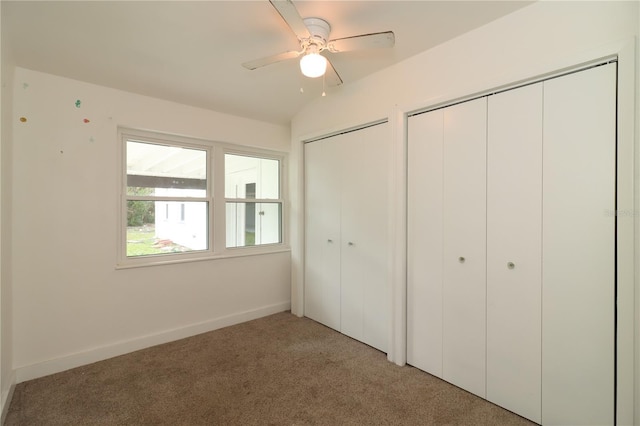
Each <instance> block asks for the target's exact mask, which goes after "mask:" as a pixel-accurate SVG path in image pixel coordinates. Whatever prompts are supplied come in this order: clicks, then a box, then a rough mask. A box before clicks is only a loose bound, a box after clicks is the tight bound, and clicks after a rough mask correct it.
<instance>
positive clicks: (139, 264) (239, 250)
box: [115, 245, 291, 269]
mask: <svg viewBox="0 0 640 426" xmlns="http://www.w3.org/2000/svg"><path fill="white" fill-rule="evenodd" d="M290 251H291V247H290V246H288V245H277V246H269V247H234V248H228V249H226V250H225V252H224V253H199V254H192V255H185V256H184V257H183V256H179V255H178V256H167V257H169V258H167V257H165V256H162V255H161V256H150V257H145V258H144V259H127V260H125V261H120V262H118V263H117V264H116V266H115V269H131V268H146V267H150V266H161V265H175V264H178V263H191V262H203V261H210V260H218V259H232V258H235V257H246V256H263V255H270V254H275V253H286V252H290Z"/></svg>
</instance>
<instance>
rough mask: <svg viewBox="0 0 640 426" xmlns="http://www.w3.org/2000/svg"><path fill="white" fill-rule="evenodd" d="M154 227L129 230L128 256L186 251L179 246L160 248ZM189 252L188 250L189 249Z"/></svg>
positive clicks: (172, 245) (145, 226)
mask: <svg viewBox="0 0 640 426" xmlns="http://www.w3.org/2000/svg"><path fill="white" fill-rule="evenodd" d="M157 243H158V239H157V238H156V232H155V227H154V226H153V225H144V226H131V227H128V228H127V256H128V257H132V256H147V255H150V254H166V253H172V252H182V251H185V247H182V246H179V245H177V244H170V245H164V246H162V247H161V246H158V245H157ZM187 250H188V249H187Z"/></svg>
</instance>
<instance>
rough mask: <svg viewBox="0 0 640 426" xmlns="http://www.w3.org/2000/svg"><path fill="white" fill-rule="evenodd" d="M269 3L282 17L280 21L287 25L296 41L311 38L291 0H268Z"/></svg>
mask: <svg viewBox="0 0 640 426" xmlns="http://www.w3.org/2000/svg"><path fill="white" fill-rule="evenodd" d="M269 2H271V5H272V6H273V7H275V8H276V10H277V11H278V13H279V14H280V16H282V19H284V21H285V22H286V23H287V25H289V28H291V30H292V31H293V32H294V33H295V35H296V37H298V40H302V39H305V38H309V37H311V34H310V33H309V29H308V28H307V26H306V25H305V23H304V21H303V20H302V17H301V16H300V14H299V13H298V9H296V7H295V5H294V4H293V3H292V2H291V0H269Z"/></svg>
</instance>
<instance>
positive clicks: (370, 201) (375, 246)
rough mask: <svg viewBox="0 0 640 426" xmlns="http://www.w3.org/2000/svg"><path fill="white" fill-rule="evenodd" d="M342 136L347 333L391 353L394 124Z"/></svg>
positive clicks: (344, 329)
mask: <svg viewBox="0 0 640 426" xmlns="http://www.w3.org/2000/svg"><path fill="white" fill-rule="evenodd" d="M342 136H343V137H345V138H346V139H345V140H344V143H343V144H342V145H341V154H342V201H341V206H342V208H341V219H342V220H341V221H342V263H341V267H342V275H341V277H342V280H341V281H342V292H341V303H342V307H341V318H342V323H341V331H342V333H344V334H346V335H348V336H351V337H353V338H355V339H357V340H360V341H362V342H364V343H367V344H369V345H371V346H373V347H374V348H377V349H380V350H382V351H386V350H387V341H388V327H389V314H388V307H387V305H388V296H389V288H388V285H387V283H388V274H387V272H388V266H387V264H388V259H387V248H388V243H387V240H388V235H387V229H388V214H387V209H388V195H387V194H388V184H389V182H388V161H387V159H388V150H387V146H388V145H387V141H388V140H389V139H390V138H389V134H388V125H387V124H386V123H385V124H378V125H375V126H371V127H367V128H365V129H361V130H358V131H355V132H351V133H347V134H345V135H342Z"/></svg>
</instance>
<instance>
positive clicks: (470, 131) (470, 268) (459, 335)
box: [443, 98, 487, 397]
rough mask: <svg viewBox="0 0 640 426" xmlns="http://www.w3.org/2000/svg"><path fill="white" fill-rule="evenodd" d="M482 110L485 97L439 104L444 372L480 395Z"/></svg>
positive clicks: (484, 125) (482, 365)
mask: <svg viewBox="0 0 640 426" xmlns="http://www.w3.org/2000/svg"><path fill="white" fill-rule="evenodd" d="M486 111H487V100H486V98H482V99H477V100H473V101H469V102H464V103H461V104H458V105H454V106H452V107H448V108H445V109H444V110H443V113H444V199H443V201H444V210H443V211H444V261H443V264H444V282H443V309H444V311H443V321H444V322H443V378H444V379H445V380H447V381H449V382H451V383H453V384H455V385H457V386H459V387H461V388H463V389H466V390H468V391H470V392H472V393H474V394H476V395H479V396H481V397H484V396H485V393H486V392H485V387H486V386H485V371H486V261H487V259H486V163H487V157H486V151H487V146H486V135H487V131H486V129H487V113H486Z"/></svg>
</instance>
